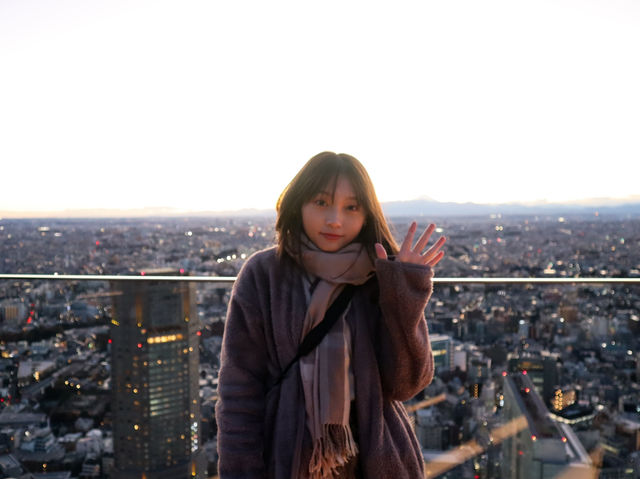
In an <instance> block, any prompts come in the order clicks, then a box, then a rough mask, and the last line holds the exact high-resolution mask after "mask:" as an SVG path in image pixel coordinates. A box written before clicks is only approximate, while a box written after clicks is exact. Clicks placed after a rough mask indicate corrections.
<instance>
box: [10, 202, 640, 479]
mask: <svg viewBox="0 0 640 479" xmlns="http://www.w3.org/2000/svg"><path fill="white" fill-rule="evenodd" d="M411 219H412V218H405V217H394V218H391V223H392V225H393V227H394V228H395V230H397V231H404V230H406V227H407V225H408V224H409V222H410V221H411ZM431 220H433V221H435V222H436V223H437V225H438V228H439V230H438V232H439V233H441V234H444V235H446V236H447V239H448V240H447V246H446V250H447V254H446V256H445V259H443V260H442V262H441V263H440V264H438V266H437V267H436V281H437V282H436V283H435V285H434V292H433V296H432V299H431V301H430V303H429V304H428V306H427V310H426V312H425V313H426V318H427V322H428V327H429V332H430V340H431V345H432V349H433V354H434V360H435V364H436V374H435V377H434V380H433V382H432V383H431V384H430V385H429V386H428V387H427V388H426V389H425V390H424V391H422V392H421V393H420V394H418V395H417V396H416V397H415V398H413V399H411V400H409V401H407V402H405V403H404V404H405V407H406V409H407V411H408V413H409V416H410V418H411V421H412V424H413V427H414V428H415V432H416V435H417V437H418V440H419V442H420V447H421V449H422V453H423V457H424V460H425V468H426V473H427V477H442V478H453V477H463V478H467V477H470V478H483V479H484V478H505V479H506V478H510V477H523V478H526V477H607V478H608V477H616V478H618V477H621V478H638V477H640V476H639V474H640V473H639V471H640V385H639V384H640V356H639V350H640V344H639V343H640V284H638V283H637V282H636V283H633V282H631V281H632V280H633V279H634V278H636V279H637V278H640V248H639V246H640V217H638V216H637V215H636V216H632V215H616V214H613V213H608V214H607V213H598V212H590V213H589V214H587V213H581V214H567V215H555V214H546V215H538V216H536V215H527V216H506V215H504V216H503V215H500V214H492V215H482V216H468V217H467V216H465V217H462V216H459V217H455V216H454V217H451V218H433V219H432V218H430V219H429V221H431ZM426 221H427V220H425V223H426ZM273 223H274V221H273V217H271V216H261V217H243V216H237V217H220V218H211V217H200V218H198V217H190V218H189V217H184V218H182V217H174V218H160V217H158V218H146V219H140V218H138V219H3V220H0V274H3V275H13V276H14V277H13V279H1V280H0V356H1V357H0V477H20V478H32V477H33V478H107V477H114V478H120V477H122V478H127V477H160V476H154V475H151V472H150V473H149V474H150V475H147V476H145V475H144V471H154V470H155V471H158V470H164V471H166V473H167V474H175V475H172V476H166V477H200V478H205V477H215V476H216V474H217V470H216V466H217V454H216V432H217V427H216V422H215V418H214V412H213V411H214V407H215V404H216V400H217V375H218V369H219V365H220V362H219V354H220V347H221V341H222V334H223V331H224V326H225V314H226V308H227V301H228V299H229V294H230V288H231V286H232V282H231V281H227V282H220V283H217V282H207V281H197V282H194V281H192V282H189V281H186V279H187V278H188V277H189V276H194V277H197V278H201V277H232V278H233V277H235V275H236V274H237V273H238V271H239V269H240V267H241V266H242V265H243V263H244V262H245V260H246V259H247V258H248V257H249V256H250V255H251V254H253V253H254V252H256V251H258V250H260V249H263V248H265V247H267V246H269V245H271V244H273V242H274V235H275V233H274V227H273ZM21 274H25V275H54V274H55V275H58V276H61V277H64V276H65V275H92V278H93V279H91V280H86V279H82V278H74V279H38V278H37V277H30V278H28V279H24V278H19V277H17V275H21ZM93 275H97V276H108V277H109V278H107V279H105V280H100V279H99V278H97V279H96V278H95V277H94V276H93ZM154 275H162V276H163V277H166V276H174V277H175V278H177V279H179V280H178V281H153V277H154ZM112 276H128V277H132V276H133V277H138V278H145V279H144V280H140V281H136V280H128V281H117V278H115V279H114V278H113V277H112ZM469 278H477V279H483V280H488V281H485V282H464V280H465V279H469ZM492 278H495V281H491V279H492ZM512 278H536V281H538V282H524V283H514V282H509V279H512ZM555 278H559V279H561V280H564V281H566V282H562V283H554V282H552V281H551V280H552V279H555ZM571 278H575V279H576V281H575V282H571ZM610 278H617V279H618V280H620V281H619V282H610V283H607V282H600V283H598V282H595V283H583V282H580V281H579V280H578V279H589V280H593V279H599V280H605V279H610ZM625 278H626V279H630V280H631V281H629V282H624V281H623V280H624V279H625ZM621 279H622V280H621ZM541 281H544V282H541ZM132 451H135V454H134V453H132ZM127 471H129V472H127ZM130 471H138V473H137V475H135V476H134V475H128V474H130V473H131V472H130ZM141 474H142V475H141ZM563 474H564V476H563ZM568 474H579V475H568ZM162 477H165V476H162Z"/></svg>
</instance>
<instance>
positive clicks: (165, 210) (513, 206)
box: [0, 195, 640, 219]
mask: <svg viewBox="0 0 640 479" xmlns="http://www.w3.org/2000/svg"><path fill="white" fill-rule="evenodd" d="M382 208H383V210H384V212H385V214H386V215H387V216H389V217H394V216H413V217H417V216H486V215H491V214H502V215H547V214H550V215H552V214H590V215H591V214H595V212H598V213H601V214H614V215H623V216H640V195H636V196H631V197H627V198H624V199H610V198H593V199H588V200H581V201H573V202H564V203H548V202H537V203H504V204H480V203H454V202H439V201H435V200H433V199H430V198H421V199H416V200H410V201H390V202H385V203H382ZM206 216H243V217H249V216H254V217H255V216H275V211H274V210H273V209H240V210H233V211H185V210H178V209H175V208H169V207H152V208H139V209H98V210H96V209H92V210H89V209H73V210H71V209H69V210H64V211H56V212H10V211H0V219H1V218H149V217H206Z"/></svg>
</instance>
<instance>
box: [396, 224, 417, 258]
mask: <svg viewBox="0 0 640 479" xmlns="http://www.w3.org/2000/svg"><path fill="white" fill-rule="evenodd" d="M417 228H418V223H416V222H415V221H414V222H413V223H411V225H410V226H409V231H407V236H405V237H404V241H403V242H402V246H400V251H410V250H411V245H412V244H413V235H414V234H416V229H417Z"/></svg>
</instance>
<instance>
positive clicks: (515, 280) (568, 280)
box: [0, 273, 640, 284]
mask: <svg viewBox="0 0 640 479" xmlns="http://www.w3.org/2000/svg"><path fill="white" fill-rule="evenodd" d="M2 280H5V281H6V280H14V281H15V280H17V281H30V280H42V281H49V280H59V281H175V282H201V283H233V282H235V280H236V276H186V275H181V276H164V275H158V276H155V275H144V274H140V275H95V274H56V273H54V274H0V281H2ZM433 282H434V283H438V284H463V283H466V284H589V283H591V284H608V283H617V284H640V278H620V277H604V278H597V277H588V278H585V277H557V276H554V277H548V278H545V277H506V276H501V277H442V278H438V277H436V278H433Z"/></svg>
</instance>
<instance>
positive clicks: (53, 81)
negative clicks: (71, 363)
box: [0, 0, 640, 216]
mask: <svg viewBox="0 0 640 479" xmlns="http://www.w3.org/2000/svg"><path fill="white" fill-rule="evenodd" d="M639 26H640V4H638V3H637V2H631V1H621V2H596V1H588V2H579V1H573V0H564V1H541V2H536V4H530V5H527V4H514V3H513V2H507V1H496V2H491V3H481V4H478V3H477V2H471V1H466V0H465V1H462V2H456V3H455V4H451V3H445V4H423V3H422V2H403V3H401V4H399V5H394V8H393V9H390V8H386V7H385V6H384V5H375V4H370V3H360V2H349V4H346V5H345V4H344V3H343V2H333V1H331V2H323V3H322V4H318V5H306V4H299V3H295V2H276V3H273V2H271V3H269V4H267V5H264V4H261V3H259V2H249V3H243V4H241V5H236V4H220V3H211V2H204V1H203V2H200V1H196V2H192V3H190V4H189V5H183V4H178V3H177V2H173V1H160V2H150V1H147V0H143V1H139V2H136V3H135V4H130V3H129V2H124V1H121V0H116V1H113V2H109V4H107V5H105V4H100V3H97V2H86V1H79V0H70V1H68V2H65V3H63V4H56V5H53V4H49V3H47V2H44V1H41V0H31V1H27V2H2V4H0V45H2V46H3V48H0V64H2V65H3V67H4V68H3V75H0V105H1V106H2V107H1V108H0V131H2V140H1V141H0V157H1V158H2V159H3V160H2V161H3V166H2V177H3V179H4V181H3V185H2V187H3V194H2V195H1V196H0V215H4V216H9V213H11V212H32V213H33V212H36V211H40V212H42V211H64V210H68V209H78V208H82V209H88V210H95V209H140V208H145V207H165V208H172V209H176V210H190V211H194V210H195V211H198V210H200V211H208V210H237V209H242V208H258V209H264V208H272V207H273V205H274V203H275V201H276V199H277V197H278V195H279V194H280V192H281V191H282V189H283V188H284V187H285V186H286V184H287V183H288V181H289V180H290V179H291V178H292V177H293V176H294V175H295V173H296V172H297V171H298V169H299V168H300V167H301V166H302V165H303V164H304V162H305V161H306V160H307V159H308V158H310V157H311V156H313V155H314V154H316V153H318V152H319V151H323V150H333V151H339V152H346V153H350V154H353V155H354V156H356V157H357V158H358V159H360V160H361V161H362V162H363V164H364V165H365V167H367V169H368V170H369V173H370V175H371V177H372V179H373V182H374V185H375V186H376V189H377V193H378V196H379V198H380V200H381V201H385V202H389V201H401V200H412V199H415V198H421V197H425V196H426V197H430V198H433V199H435V200H437V201H441V202H459V203H465V202H475V203H508V202H533V201H547V202H565V201H573V200H581V199H584V198H593V197H599V198H624V197H628V196H631V195H634V194H637V187H636V185H635V178H636V177H637V176H638V174H639V173H640V166H639V165H640V162H638V159H639V157H640V144H638V142H637V140H636V137H637V134H636V132H637V131H638V130H639V129H640V118H639V117H638V115H637V111H639V110H640V91H638V89H637V87H636V85H637V84H640V65H638V62H635V61H633V59H634V58H635V54H636V52H635V46H636V45H638V44H639V43H640V28H638V27H639Z"/></svg>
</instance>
